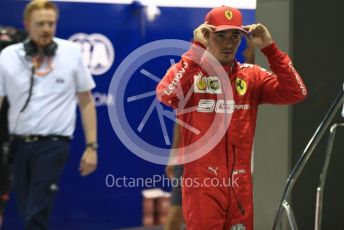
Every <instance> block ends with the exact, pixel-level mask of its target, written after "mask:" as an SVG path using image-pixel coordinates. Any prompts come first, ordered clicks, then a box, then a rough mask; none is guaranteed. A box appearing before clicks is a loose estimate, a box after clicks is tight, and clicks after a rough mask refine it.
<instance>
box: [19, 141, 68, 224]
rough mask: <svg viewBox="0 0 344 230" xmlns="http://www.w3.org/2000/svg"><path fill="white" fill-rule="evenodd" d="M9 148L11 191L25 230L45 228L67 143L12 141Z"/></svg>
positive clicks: (65, 154)
mask: <svg viewBox="0 0 344 230" xmlns="http://www.w3.org/2000/svg"><path fill="white" fill-rule="evenodd" d="M13 151H14V153H15V157H14V161H13V183H14V190H15V193H16V197H17V202H18V209H19V212H20V215H21V216H22V217H23V219H24V221H25V229H27V230H41V229H42V230H43V229H44V230H45V229H48V219H49V214H50V212H51V210H52V206H53V200H54V198H55V195H56V193H57V191H58V181H59V178H60V176H61V173H62V170H63V168H64V165H65V162H66V160H67V158H68V155H69V142H67V141H52V140H49V141H34V142H24V141H19V140H16V141H15V142H14V144H13Z"/></svg>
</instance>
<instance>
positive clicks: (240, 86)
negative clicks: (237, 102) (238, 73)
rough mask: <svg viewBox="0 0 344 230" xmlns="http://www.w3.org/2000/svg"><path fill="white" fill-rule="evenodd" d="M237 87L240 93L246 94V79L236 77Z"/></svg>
mask: <svg viewBox="0 0 344 230" xmlns="http://www.w3.org/2000/svg"><path fill="white" fill-rule="evenodd" d="M235 88H236V91H237V92H238V94H240V95H241V96H243V95H245V93H246V91H247V83H246V81H244V80H242V79H240V78H237V79H235Z"/></svg>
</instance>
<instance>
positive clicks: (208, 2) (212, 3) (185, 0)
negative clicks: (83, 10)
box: [55, 0, 257, 9]
mask: <svg viewBox="0 0 344 230" xmlns="http://www.w3.org/2000/svg"><path fill="white" fill-rule="evenodd" d="M55 2H87V3H110V4H131V3H133V2H134V1H133V0H55ZM137 2H141V3H142V4H143V5H153V6H162V7H190V8H195V7H200V8H213V7H216V6H221V5H228V6H231V7H235V8H239V9H256V5H257V1H256V0H226V1H225V0H197V1H195V0H193V1H191V0H138V1H137Z"/></svg>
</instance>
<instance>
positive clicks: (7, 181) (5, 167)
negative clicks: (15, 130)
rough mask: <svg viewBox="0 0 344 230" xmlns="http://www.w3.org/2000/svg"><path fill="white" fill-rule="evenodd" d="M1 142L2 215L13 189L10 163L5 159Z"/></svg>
mask: <svg viewBox="0 0 344 230" xmlns="http://www.w3.org/2000/svg"><path fill="white" fill-rule="evenodd" d="M1 144H2V143H1ZM1 144H0V215H2V214H3V212H4V209H5V204H6V202H7V200H8V198H9V196H8V194H9V192H10V189H11V173H10V165H9V164H8V163H7V162H5V161H4V158H3V152H2V147H1Z"/></svg>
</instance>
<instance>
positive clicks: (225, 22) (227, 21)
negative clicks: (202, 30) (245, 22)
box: [204, 6, 247, 33]
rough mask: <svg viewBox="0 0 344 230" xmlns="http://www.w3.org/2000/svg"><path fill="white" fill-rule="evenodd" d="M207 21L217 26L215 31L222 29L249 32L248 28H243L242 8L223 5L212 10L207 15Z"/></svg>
mask: <svg viewBox="0 0 344 230" xmlns="http://www.w3.org/2000/svg"><path fill="white" fill-rule="evenodd" d="M204 21H205V23H207V24H209V25H213V26H215V27H216V29H215V32H217V31H222V30H240V31H242V32H244V33H247V31H246V30H244V29H243V28H241V26H242V15H241V12H240V10H238V9H236V8H233V7H229V6H221V7H216V8H213V9H212V10H210V11H209V12H208V14H207V16H205V19H204Z"/></svg>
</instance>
